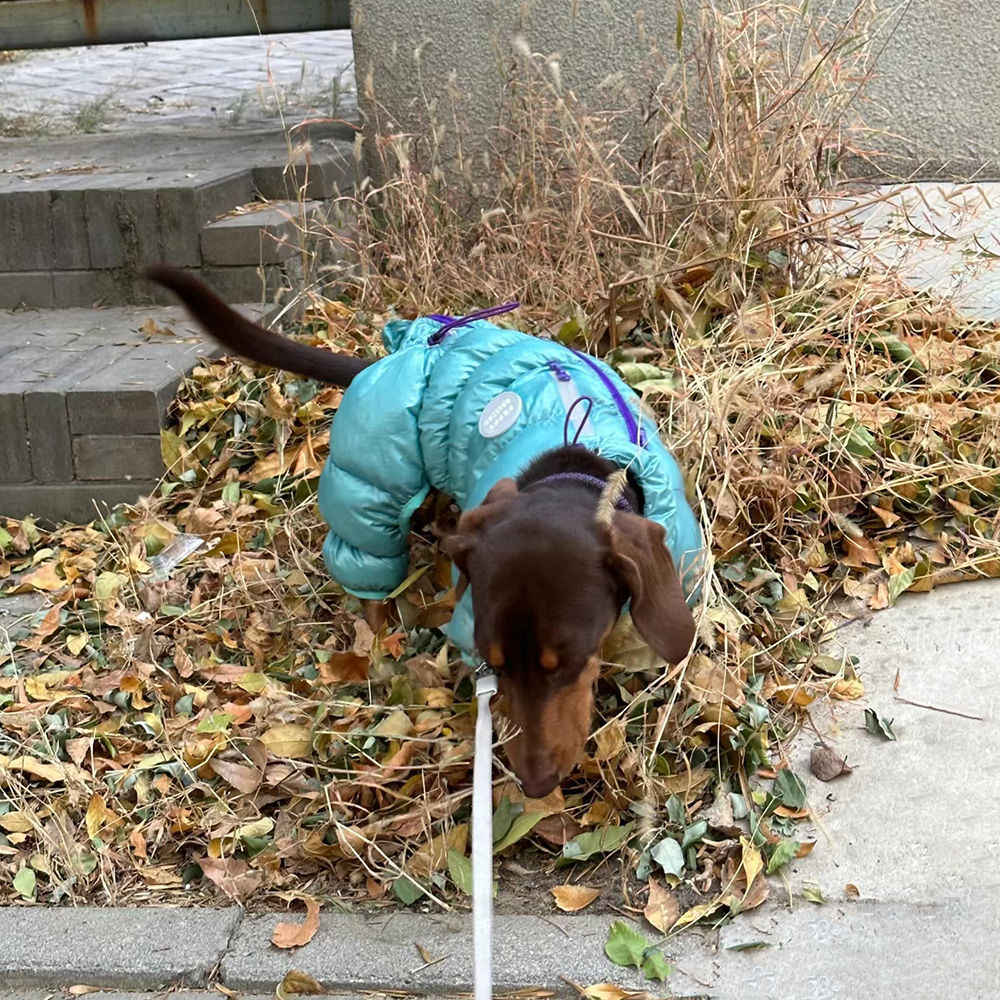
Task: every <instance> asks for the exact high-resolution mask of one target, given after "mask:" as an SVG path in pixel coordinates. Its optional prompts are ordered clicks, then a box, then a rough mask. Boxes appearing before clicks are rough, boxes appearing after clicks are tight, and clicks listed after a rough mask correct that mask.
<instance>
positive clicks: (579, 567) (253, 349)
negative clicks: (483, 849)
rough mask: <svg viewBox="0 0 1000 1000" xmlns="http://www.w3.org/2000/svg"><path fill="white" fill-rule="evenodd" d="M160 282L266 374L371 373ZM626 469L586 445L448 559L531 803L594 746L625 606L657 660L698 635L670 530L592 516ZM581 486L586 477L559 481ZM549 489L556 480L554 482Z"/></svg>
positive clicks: (461, 540)
mask: <svg viewBox="0 0 1000 1000" xmlns="http://www.w3.org/2000/svg"><path fill="white" fill-rule="evenodd" d="M149 276H150V278H152V279H153V280H154V281H156V282H157V283H159V284H161V285H164V286H165V287H167V288H169V289H170V290H172V291H173V292H174V293H176V294H177V295H178V296H179V297H180V298H181V300H182V301H183V302H184V303H185V305H186V306H187V307H188V309H189V310H190V312H191V313H192V315H193V316H194V317H195V319H196V320H198V321H199V323H200V324H201V325H202V326H203V327H204V328H205V330H206V331H207V332H208V333H209V334H210V335H211V336H212V337H213V338H214V339H215V340H217V341H219V342H220V343H221V344H222V345H223V346H225V347H227V348H228V349H229V350H231V351H233V352H235V353H236V354H239V355H241V356H242V357H245V358H248V359H250V360H251V361H256V362H259V363H261V364H265V365H269V366H271V367H274V368H280V369H282V370H285V371H291V372H296V373H298V374H301V375H305V376H307V377H310V378H314V379H318V380H321V381H325V382H329V383H332V384H335V385H340V386H347V385H349V384H350V382H351V380H352V379H353V378H354V376H355V375H357V374H358V372H360V371H361V370H362V369H364V368H365V367H367V365H369V364H372V363H377V362H371V361H366V360H363V359H360V358H354V357H350V356H348V355H336V354H331V353H330V352H328V351H324V350H322V349H320V348H312V347H307V346H305V345H303V344H298V343H295V342H294V341H291V340H288V339H287V338H282V337H280V336H276V335H275V334H272V333H269V332H268V331H266V330H264V329H263V328H261V327H258V326H256V325H254V324H253V323H251V322H250V321H249V320H247V319H245V318H244V317H242V316H240V315H239V314H238V313H237V312H235V311H234V310H232V309H230V308H229V307H228V306H227V305H226V304H225V303H223V302H222V301H221V299H219V298H218V297H217V296H216V295H214V294H213V293H212V292H211V291H210V290H209V289H208V288H206V287H205V286H204V285H203V284H202V283H201V282H200V281H198V280H197V279H195V278H193V277H192V276H190V275H189V274H187V273H185V272H183V271H178V270H174V269H172V268H167V267H157V268H154V269H152V270H151V271H150V272H149ZM616 469H617V467H616V466H615V465H613V464H612V463H611V462H609V461H607V460H606V459H603V458H601V457H600V456H598V455H596V454H595V453H593V452H591V451H589V450H588V449H587V448H585V447H583V446H581V445H568V446H565V447H561V448H556V449H554V450H552V451H548V452H545V453H544V454H541V455H539V456H538V458H536V459H535V460H534V461H533V462H532V463H531V464H530V465H529V466H528V468H527V469H525V470H524V471H523V472H522V473H521V474H520V475H519V476H518V477H517V479H516V480H515V479H503V480H501V481H500V482H498V483H497V484H496V485H495V486H494V487H493V488H492V490H490V492H489V494H488V495H487V497H486V499H485V500H484V501H483V503H482V504H481V505H480V506H478V507H475V508H473V509H471V510H467V511H465V512H464V513H463V514H462V515H461V517H460V519H459V522H458V527H457V531H456V532H455V534H454V535H452V536H451V537H449V538H447V539H446V540H445V542H444V548H445V550H446V551H447V552H448V554H449V555H450V556H451V557H452V559H453V560H454V562H455V565H456V566H457V567H458V569H459V572H460V574H461V579H460V587H461V588H463V589H464V587H465V586H466V585H467V586H469V587H471V590H472V605H473V612H474V617H475V642H476V648H477V651H478V652H479V655H480V656H481V657H482V658H483V659H484V660H485V661H486V662H488V663H489V664H490V665H491V666H493V667H494V668H496V670H497V674H498V680H499V687H500V694H501V695H502V696H503V702H504V705H503V710H504V712H505V714H506V715H507V717H508V718H509V719H510V720H511V721H512V722H513V723H515V724H516V726H517V727H518V728H519V730H520V732H519V733H518V735H517V736H515V738H514V739H513V740H512V741H510V742H508V743H507V744H506V749H507V754H508V757H509V759H510V763H511V765H512V767H513V770H514V772H515V773H516V774H517V776H518V778H520V780H521V783H522V785H523V787H524V791H525V794H526V795H528V796H529V797H532V798H539V797H542V796H544V795H546V794H548V793H549V792H550V791H552V789H554V788H555V787H556V786H557V785H558V784H559V782H560V781H561V780H562V779H563V778H564V777H565V776H566V775H567V774H568V773H569V772H570V771H571V770H572V768H573V767H574V766H575V764H576V763H577V761H578V760H579V759H580V757H581V755H582V753H583V750H584V745H585V744H586V741H587V738H588V736H589V735H590V727H591V719H592V715H593V703H594V702H593V688H594V683H595V681H596V680H597V676H598V671H599V669H600V665H601V658H600V650H601V645H602V643H603V641H604V639H605V637H606V636H607V634H608V632H610V630H611V628H612V627H613V626H614V624H615V622H616V620H617V618H618V616H619V614H620V613H621V610H622V608H623V606H624V605H625V603H626V602H627V601H629V600H631V613H632V619H633V622H634V623H635V626H636V628H637V629H638V631H639V633H640V634H641V635H642V636H643V638H644V639H645V640H646V641H647V642H648V643H649V645H650V646H651V647H652V649H653V650H654V651H655V652H656V653H658V654H659V655H660V656H662V657H663V658H664V659H665V660H666V661H668V662H670V663H677V662H679V661H680V660H682V659H683V658H684V657H685V656H686V655H687V653H688V650H689V648H690V646H691V643H692V641H693V639H694V634H695V625H694V619H693V617H692V615H691V611H690V610H689V608H688V606H687V603H686V602H685V600H684V594H683V591H682V588H681V583H680V580H679V578H678V574H677V571H676V569H675V567H674V565H673V561H672V559H671V557H670V553H669V552H668V550H667V548H666V546H665V544H664V530H663V528H662V527H661V526H660V525H659V524H656V523H655V522H653V521H650V520H648V519H646V518H644V517H642V516H640V515H641V512H642V510H643V496H642V490H641V487H640V486H639V484H638V482H637V481H635V480H634V479H633V478H632V477H631V476H629V477H628V478H627V480H626V484H625V486H624V496H625V499H626V500H627V501H628V505H629V507H630V508H631V510H632V511H636V512H638V513H629V512H626V511H623V510H615V511H614V513H613V515H612V516H610V517H609V518H608V519H604V520H602V521H599V520H598V518H597V517H596V516H595V515H596V513H597V507H598V501H599V499H600V495H601V491H600V487H599V485H596V486H595V485H593V482H592V481H593V480H600V481H605V480H606V479H607V478H608V476H610V475H611V474H612V473H613V472H615V471H616ZM566 472H570V473H576V474H582V476H581V478H579V479H576V478H573V477H560V478H558V479H556V480H554V481H552V480H551V479H550V477H552V476H558V475H559V474H561V473H566ZM543 480H547V481H544V482H543Z"/></svg>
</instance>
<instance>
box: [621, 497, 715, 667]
mask: <svg viewBox="0 0 1000 1000" xmlns="http://www.w3.org/2000/svg"><path fill="white" fill-rule="evenodd" d="M609 535H610V538H609V544H610V548H611V554H610V560H611V565H612V568H613V570H614V572H615V573H616V575H617V576H618V578H619V579H620V580H621V582H622V583H623V584H624V585H625V586H626V587H627V588H628V591H629V593H630V594H631V595H632V606H631V611H632V622H633V623H634V625H635V627H636V628H637V629H638V631H639V634H640V635H641V636H642V637H643V638H644V639H645V640H646V642H648V643H649V645H650V647H651V648H652V649H653V650H654V652H656V653H658V654H659V655H660V656H662V657H663V658H664V659H665V660H666V661H667V662H668V663H680V661H681V660H683V659H684V657H685V656H687V654H688V650H689V649H690V648H691V643H692V641H693V640H694V634H695V626H694V617H693V615H692V614H691V609H690V608H689V607H688V606H687V602H686V601H685V600H684V591H683V590H682V589H681V581H680V577H679V576H678V575H677V570H676V569H675V568H674V561H673V559H671V558H670V551H669V550H668V549H667V547H666V545H665V544H664V535H665V532H664V530H663V526H662V525H659V524H657V523H656V522H655V521H650V520H649V519H648V518H645V517H639V516H638V515H636V514H629V513H626V512H624V511H616V512H615V515H614V520H613V521H612V524H611V528H610V532H609Z"/></svg>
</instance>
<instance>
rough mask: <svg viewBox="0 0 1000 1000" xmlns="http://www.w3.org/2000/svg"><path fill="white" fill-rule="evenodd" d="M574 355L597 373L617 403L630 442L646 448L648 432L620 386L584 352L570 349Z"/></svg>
mask: <svg viewBox="0 0 1000 1000" xmlns="http://www.w3.org/2000/svg"><path fill="white" fill-rule="evenodd" d="M570 350H571V351H573V353H574V354H575V355H576V356H577V357H578V358H580V360H581V361H584V362H586V363H587V364H588V365H589V366H590V367H591V368H593V370H594V371H595V372H596V373H597V377H598V378H599V379H600V380H601V381H602V382H603V383H604V388H605V389H607V390H608V392H609V393H610V395H611V398H612V399H613V400H614V401H615V406H617V407H618V412H619V413H620V414H621V415H622V420H624V421H625V427H626V428H627V429H628V436H629V440H630V441H633V442H635V443H636V444H638V445H639V446H640V447H641V448H645V447H646V431H645V429H644V428H643V427H641V426H640V425H639V423H638V422H637V421H636V419H635V414H634V413H633V412H632V410H631V409H630V408H629V405H628V403H626V402H625V397H624V396H622V394H621V393H620V392H619V391H618V386H616V385H615V384H614V382H612V381H611V379H609V378H608V376H607V375H606V374H605V373H604V372H603V371H602V370H601V368H600V366H599V365H596V364H594V361H593V359H592V358H591V357H590V356H589V355H587V354H584V353H583V351H577V350H575V349H574V348H572V347H571V348H570Z"/></svg>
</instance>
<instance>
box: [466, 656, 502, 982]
mask: <svg viewBox="0 0 1000 1000" xmlns="http://www.w3.org/2000/svg"><path fill="white" fill-rule="evenodd" d="M496 693H497V678H496V674H494V673H493V671H492V670H491V669H490V668H489V667H488V666H487V665H486V664H485V663H482V664H480V665H479V666H478V667H477V668H476V702H477V711H476V747H475V757H474V758H473V762H472V915H473V925H472V940H473V949H474V961H473V982H474V983H475V988H476V992H475V1000H491V998H492V996H493V796H492V794H491V792H492V788H493V719H492V717H491V716H490V699H491V698H492V697H493V695H495V694H496Z"/></svg>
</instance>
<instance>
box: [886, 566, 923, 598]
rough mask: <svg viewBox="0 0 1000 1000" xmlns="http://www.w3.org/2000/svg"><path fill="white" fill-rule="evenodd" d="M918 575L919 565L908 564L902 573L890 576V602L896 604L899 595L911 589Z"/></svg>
mask: <svg viewBox="0 0 1000 1000" xmlns="http://www.w3.org/2000/svg"><path fill="white" fill-rule="evenodd" d="M916 577H917V567H916V566H907V567H906V569H904V570H903V572H902V573H897V574H896V575H895V576H890V577H889V603H890V604H895V603H896V601H897V599H898V598H899V595H900V594H902V593H903V591H904V590H909V589H910V587H912V586H913V581H914V580H915V579H916Z"/></svg>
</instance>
